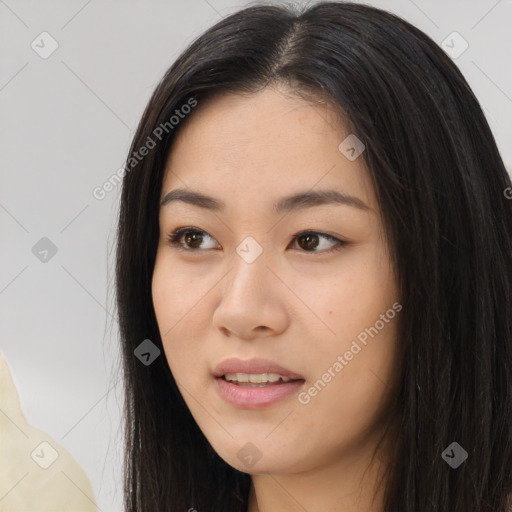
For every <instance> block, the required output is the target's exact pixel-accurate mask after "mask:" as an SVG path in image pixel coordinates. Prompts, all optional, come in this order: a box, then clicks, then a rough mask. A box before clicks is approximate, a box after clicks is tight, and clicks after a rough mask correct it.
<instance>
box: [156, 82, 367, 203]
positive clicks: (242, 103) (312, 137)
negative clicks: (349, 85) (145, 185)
mask: <svg viewBox="0 0 512 512" xmlns="http://www.w3.org/2000/svg"><path fill="white" fill-rule="evenodd" d="M349 135H351V134H350V131H349V130H348V129H347V127H346V126H345V125H344V124H343V123H342V121H341V119H340V116H339V115H338V114H337V113H336V111H335V110H334V109H333V108H332V107H330V106H328V105H327V104H320V103H316V102H315V103H311V102H308V101H306V100H304V99H302V98H299V97H297V96H296V95H294V94H292V93H291V92H290V91H288V90H285V89H282V88H279V89H277V88H266V89H264V90H262V91H259V92H257V93H254V94H234V93H224V94H222V95H219V96H216V97H213V98H210V99H209V100H207V101H206V102H205V103H204V104H201V103H200V101H199V104H198V106H197V107H196V109H195V110H194V111H193V115H191V117H190V118H189V119H186V120H185V123H183V125H182V126H181V127H180V130H179V131H178V133H177V136H176V139H175V140H174V143H173V146H172V149H171V152H170V154H169V157H168V161H167V164H166V169H165V173H164V180H163V185H162V196H163V195H165V194H166V193H168V192H169V191H170V190H171V189H173V188H176V187H180V188H183V187H190V188H193V189H194V190H198V189H200V190H201V191H203V192H205V193H207V194H209V195H213V196H216V197H228V198H229V197H233V195H232V194H231V192H233V193H236V194H237V195H238V196H247V197H248V196H250V195H251V194H254V193H256V192H260V193H261V191H265V195H266V196H268V198H269V200H270V199H271V196H273V195H274V194H273V192H275V196H276V197H277V196H283V195H285V194H287V193H290V192H292V191H293V190H294V189H297V190H299V189H300V190H304V189H314V188H315V187H318V188H337V189H339V190H340V191H343V192H344V193H346V194H350V195H356V196H358V197H359V198H360V199H361V200H362V201H363V202H365V203H366V204H368V205H369V206H370V207H371V208H373V207H374V206H375V198H374V197H373V191H372V186H371V183H370V180H369V175H368V171H367V169H366V166H365V164H364V159H363V158H362V157H359V158H357V159H356V160H354V161H351V160H349V159H348V158H347V157H346V156H344V154H343V153H342V152H341V151H340V149H339V146H340V143H342V142H343V141H344V140H345V139H346V138H347V137H348V136H349Z"/></svg>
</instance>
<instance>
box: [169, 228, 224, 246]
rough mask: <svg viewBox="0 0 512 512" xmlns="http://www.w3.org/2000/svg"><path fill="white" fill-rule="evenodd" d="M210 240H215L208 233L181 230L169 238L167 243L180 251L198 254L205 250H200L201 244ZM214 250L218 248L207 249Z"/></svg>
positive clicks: (196, 230)
mask: <svg viewBox="0 0 512 512" xmlns="http://www.w3.org/2000/svg"><path fill="white" fill-rule="evenodd" d="M208 239H209V240H213V238H212V237H211V236H210V235H209V234H208V233H206V231H202V230H201V229H194V228H180V229H177V230H176V231H174V232H173V233H171V234H170V235H169V236H168V237H167V241H168V242H169V243H170V244H171V245H173V246H176V247H177V248H178V249H179V250H184V251H196V252H199V251H201V250H203V249H200V247H201V244H203V243H204V242H205V240H208ZM212 248H213V249H215V248H216V247H207V249H212Z"/></svg>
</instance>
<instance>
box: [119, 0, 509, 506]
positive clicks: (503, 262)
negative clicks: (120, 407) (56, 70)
mask: <svg viewBox="0 0 512 512" xmlns="http://www.w3.org/2000/svg"><path fill="white" fill-rule="evenodd" d="M277 82H281V83H284V84H287V85H288V86H289V87H290V89H291V90H293V91H294V92H295V93H296V94H297V95H299V96H301V97H303V98H316V99H318V100H324V101H328V102H330V104H331V105H332V106H333V108H335V109H337V110H338V111H339V113H340V115H341V116H343V118H344V121H345V122H346V123H349V126H350V128H351V132H352V133H354V134H356V135H357V137H358V138H359V139H361V140H362V141H363V142H364V144H365V145H366V150H365V151H364V152H363V158H364V159H365V162H366V165H367V167H368V169H369V172H370V175H371V179H372V183H373V186H374V188H375V192H376V195H377V198H378V202H379V205H380V208H381V213H382V218H383V222H384V225H385V230H386V235H387V239H388V243H389V247H390V250H391V256H392V262H393V265H394V267H395V269H396V274H397V276H398V277H397V279H398V286H399V289H400V293H401V303H402V305H403V312H402V317H401V319H400V320H401V321H400V323H399V324H397V325H399V330H398V335H399V340H398V341H399V343H400V347H401V349H402V350H401V353H402V354H403V370H402V372H401V385H400V391H399V393H397V395H396V397H395V401H394V404H393V412H394V414H395V417H397V418H399V427H400V428H399V440H398V442H397V443H396V445H395V448H396V450H395V453H394V457H393V458H392V463H391V465H390V469H389V474H388V478H387V479H386V494H385V511H386V512H427V511H428V512H432V511H436V512H467V511H470V510H471V511H479V512H491V511H492V512H505V510H506V509H507V501H506V499H507V496H509V495H510V494H511V493H512V471H511V470H512V201H511V200H509V199H507V197H506V195H505V194H504V190H505V189H507V188H508V187H510V186H511V180H510V177H509V175H508V173H507V171H506V169H505V167H504V164H503V161H502V159H501V157H500V154H499V151H498V149H497V147H496V143H495V140H494V138H493V135H492V133H491V130H490V128H489V125H488V124H487V122H486V119H485V117H484V114H483V112H482V109H481V107H480V105H479V102H478V100H477V99H476V98H475V96H474V94H473V92H472V91H471V89H470V87H469V86H468V84H467V82H466V80H465V79H464V77H463V76H462V74H461V72H460V71H459V70H458V68H457V67H456V66H455V65H454V63H453V62H452V60H451V59H450V58H449V57H448V56H447V55H446V54H445V53H444V52H443V51H442V50H441V49H440V48H439V47H438V46H437V44H436V43H435V42H434V41H432V40H431V39H430V38H429V37H428V36H426V35H425V34H424V33H422V32H421V31H420V30H418V29H417V28H415V27H414V26H412V25H411V24H409V23H407V22H405V21H404V20H402V19H401V18H399V17H397V16H395V15H392V14H390V13H388V12H385V11H382V10H380V9H377V8H374V7H370V6H366V5H361V4H354V3H341V2H320V3H317V4H314V5H312V6H308V7H307V8H306V7H303V8H302V9H295V8H294V7H292V6H275V5H264V4H257V5H253V6H251V7H248V8H245V9H242V10H240V11H238V12H236V13H235V14H232V15H230V16H227V17H225V18H223V19H222V20H221V21H219V22H218V23H217V24H216V25H215V26H213V27H212V28H210V29H209V30H207V31H206V32H205V33H204V34H203V35H201V36H200V37H199V38H197V39H196V40H194V41H193V42H192V43H191V44H190V46H189V47H188V48H187V49H186V50H185V51H184V52H183V53H182V54H181V55H180V56H179V57H178V59H177V60H176V61H175V62H174V64H173V65H172V66H171V68H170V69H169V70H168V71H167V72H166V73H165V75H164V77H163V78H162V80H161V81H160V83H159V85H158V86H157V88H156V90H155V92H154V94H153V95H152V97H151V99H150V101H149V103H148V105H147V107H146V110H145V112H144V114H143V116H142V119H141V121H140V124H139V126H138V128H137V131H136V134H135V136H134V139H133V143H132V145H131V148H130V153H129V155H128V158H127V160H126V166H125V169H126V173H125V175H124V178H123V184H122V197H121V204H120V211H119V224H118V233H117V254H116V256H117V262H116V301H117V307H118V313H119V322H120V334H121V344H122V370H123V376H124V386H125V403H124V427H125V443H126V445H125V461H124V476H125V480H124V486H125V508H126V511H127V512H149V511H152V512H153V511H155V510H158V511H159V512H164V511H181V510H183V511H187V510H189V509H190V508H192V509H196V510H198V511H199V512H206V511H208V512H216V511H219V512H220V511H222V512H226V511H227V512H245V511H246V510H247V504H248V490H249V487H250V483H251V480H250V475H248V474H246V473H242V472H239V471H237V470H235V469H234V468H232V467H231V466H229V465H228V464H227V463H226V462H224V461H223V460H222V459H221V458H220V457H219V456H218V455H217V454H216V453H215V451H214V450H213V449H212V447H211V446H210V444H209V443H208V441H207V440H206V438H205V436H204V435H203V433H202V432H201V430H200V429H199V428H198V426H197V424H196V423H195V421H194V419H193V417H192V415H191V414H190V412H189V410H188V408H187V406H186V404H185V402H184V400H183V399H182V397H181V395H180V393H179V391H178V389H177V386H176V383H175V381H174V379H173V376H172V374H171V371H170V369H169V366H168V364H167V361H166V358H165V356H164V352H163V346H162V342H161V338H160V334H159V331H158V326H157V322H156V318H155V313H154V309H153V303H152V296H151V279H152V274H153V268H154V264H155V257H156V249H157V245H158V239H159V224H158V220H159V216H158V213H159V201H160V194H161V186H162V178H163V171H164V166H165V163H166V159H167V156H168V154H169V151H170V150H171V147H172V142H173V140H174V137H175V135H176V133H177V131H178V130H179V128H180V127H181V126H183V124H184V123H186V122H188V120H189V119H191V118H192V117H193V115H194V111H195V110H198V109H200V108H201V104H202V103H204V102H205V101H206V99H207V98H211V97H213V96H215V95H216V94H218V93H220V92H229V91H230V92H238V93H248V94H250V93H254V92H257V91H258V90H261V89H263V88H264V87H266V86H267V85H270V84H273V83H277ZM193 102H196V103H193ZM187 104H188V105H196V106H194V107H193V108H188V110H187V109H184V108H183V105H187ZM176 109H178V110H179V111H180V112H182V113H186V112H188V111H190V113H189V115H188V117H187V116H185V115H183V116H180V117H181V118H182V119H180V121H179V124H177V125H174V124H173V122H170V119H171V117H172V116H173V115H175V112H176ZM180 109H181V110H180ZM194 109H195V110H194ZM183 118H184V119H183ZM166 123H167V124H166ZM158 128H159V129H158ZM150 140H151V141H153V143H154V144H150V142H149V141H150ZM143 146H146V147H150V146H151V148H150V149H149V151H147V152H144V153H146V154H145V155H144V156H143V157H140V155H139V157H137V159H134V157H133V155H134V154H135V152H138V151H139V150H140V148H141V147H143ZM510 190H512V189H510ZM145 339H150V340H151V341H152V342H153V343H154V344H155V345H156V346H157V347H158V348H159V349H160V350H161V352H162V354H161V356H160V357H158V358H157V359H156V360H155V361H154V362H153V363H152V364H150V365H147V366H146V365H145V364H142V363H141V361H140V360H139V359H138V358H137V357H136V356H135V355H134V350H135V349H136V347H137V346H139V345H140V343H141V342H142V341H143V340H145ZM452 442H457V443H458V444H459V445H460V446H461V447H462V448H463V449H464V450H465V451H466V452H467V453H468V458H467V459H466V461H465V462H464V463H463V464H462V465H460V466H459V467H458V468H457V469H453V468H452V467H451V466H450V465H449V464H448V463H447V462H446V461H445V460H444V459H443V456H442V454H443V451H444V450H445V449H446V448H447V447H448V446H449V445H450V444H451V443H452ZM508 506H510V504H509V505H508Z"/></svg>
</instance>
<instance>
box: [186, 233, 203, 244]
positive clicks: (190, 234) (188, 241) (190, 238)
mask: <svg viewBox="0 0 512 512" xmlns="http://www.w3.org/2000/svg"><path fill="white" fill-rule="evenodd" d="M195 237H198V238H201V235H200V234H198V233H189V234H188V236H186V237H185V241H186V243H187V245H190V243H191V242H190V240H192V243H193V242H194V238H195ZM195 242H199V243H198V244H197V247H198V246H199V245H201V240H199V241H198V240H197V239H196V240H195ZM194 248H196V246H194Z"/></svg>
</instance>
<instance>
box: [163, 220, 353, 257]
mask: <svg viewBox="0 0 512 512" xmlns="http://www.w3.org/2000/svg"><path fill="white" fill-rule="evenodd" d="M187 232H190V233H199V234H202V235H207V236H208V237H209V238H211V239H212V240H215V238H213V237H212V236H211V235H210V234H209V233H208V232H207V231H204V230H203V229H199V228H196V227H194V226H184V227H181V228H177V229H175V230H174V231H173V232H172V233H170V234H168V235H167V242H168V243H169V244H170V245H171V246H173V247H174V248H176V249H177V250H179V251H183V252H187V253H202V252H205V251H206V250H211V249H190V248H187V247H184V246H183V244H181V242H180V239H181V237H182V235H183V234H184V233H187ZM308 234H313V235H318V236H319V237H323V238H327V239H329V240H330V241H333V242H336V244H335V245H334V246H333V247H331V248H330V249H324V250H323V251H304V250H300V249H299V252H302V253H305V254H330V253H332V252H335V251H338V250H340V249H342V248H343V247H345V246H347V245H349V243H350V242H348V241H347V240H343V239H342V238H339V237H337V236H334V235H331V234H329V233H325V232H323V231H318V230H315V229H303V230H301V231H298V232H297V233H296V234H294V235H293V237H292V240H291V242H295V241H296V240H297V239H298V238H300V237H302V236H305V235H308ZM217 244H218V242H217ZM218 245H220V244H218Z"/></svg>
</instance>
